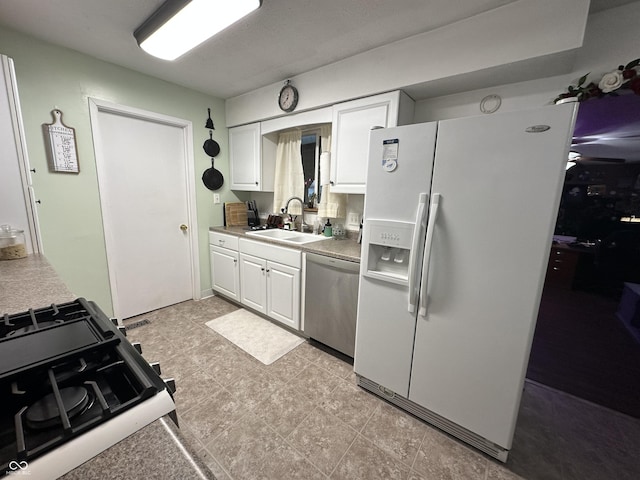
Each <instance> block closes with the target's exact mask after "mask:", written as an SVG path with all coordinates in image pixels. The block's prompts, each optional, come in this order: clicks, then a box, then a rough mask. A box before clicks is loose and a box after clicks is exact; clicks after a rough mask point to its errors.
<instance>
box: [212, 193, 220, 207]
mask: <svg viewBox="0 0 640 480" xmlns="http://www.w3.org/2000/svg"><path fill="white" fill-rule="evenodd" d="M213 203H215V204H218V203H220V194H219V193H214V194H213Z"/></svg>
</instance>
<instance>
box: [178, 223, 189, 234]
mask: <svg viewBox="0 0 640 480" xmlns="http://www.w3.org/2000/svg"><path fill="white" fill-rule="evenodd" d="M188 228H189V227H187V226H186V225H185V224H184V223H183V224H182V225H180V230H182V231H183V232H186V231H187V229H188Z"/></svg>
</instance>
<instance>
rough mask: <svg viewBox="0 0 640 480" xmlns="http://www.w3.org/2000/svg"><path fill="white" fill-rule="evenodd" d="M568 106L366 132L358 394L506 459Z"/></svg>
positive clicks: (571, 112)
mask: <svg viewBox="0 0 640 480" xmlns="http://www.w3.org/2000/svg"><path fill="white" fill-rule="evenodd" d="M575 114H576V106H575V104H574V105H558V106H548V107H543V108H539V109H536V110H527V111H520V112H510V113H504V114H492V115H485V116H482V117H467V118H460V119H454V120H446V121H440V122H433V123H423V124H415V125H408V126H403V127H397V128H388V129H378V130H372V131H371V135H370V145H369V164H368V171H367V190H366V196H365V207H364V219H365V220H364V229H363V246H362V255H361V267H360V287H359V288H360V289H359V296H358V314H357V328H356V348H355V356H354V369H355V372H356V374H357V376H358V382H359V384H360V385H361V386H362V387H364V388H366V389H368V390H371V391H372V392H374V393H376V394H378V395H380V396H382V397H384V398H386V399H387V400H389V401H390V402H392V403H395V404H396V405H398V406H400V407H402V408H404V409H406V410H408V411H410V412H411V413H413V414H414V415H416V416H418V417H420V418H422V419H424V420H426V421H428V422H430V423H432V424H434V425H436V426H438V427H439V428H441V429H443V430H445V431H447V432H448V433H450V434H452V435H454V436H456V437H458V438H460V439H462V440H464V441H465V442H467V443H469V444H471V445H473V446H475V447H476V448H478V449H480V450H482V451H484V452H485V453H488V454H490V455H492V456H494V457H496V458H498V459H500V460H502V461H506V458H507V455H508V451H509V449H510V448H511V443H512V439H513V434H514V430H515V424H516V419H517V414H518V408H519V405H520V398H521V393H522V388H523V383H524V376H525V373H526V368H527V363H528V358H529V352H530V347H531V342H532V339H533V333H534V329H535V324H536V318H537V313H538V305H539V302H540V297H541V293H542V287H543V283H544V277H545V271H546V264H547V260H548V256H549V249H550V245H551V239H552V235H553V229H554V224H555V220H556V215H557V210H558V205H559V201H560V194H561V190H562V184H563V180H564V172H565V165H566V163H567V155H568V150H569V145H570V140H571V134H572V132H573V125H574V121H575Z"/></svg>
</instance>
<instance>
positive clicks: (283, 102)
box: [278, 80, 298, 112]
mask: <svg viewBox="0 0 640 480" xmlns="http://www.w3.org/2000/svg"><path fill="white" fill-rule="evenodd" d="M278 105H279V106H280V109H281V110H283V111H285V112H292V111H293V110H294V109H295V108H296V106H297V105H298V90H297V89H296V87H294V86H293V85H291V82H290V81H288V80H287V83H285V85H284V87H282V89H281V90H280V95H278Z"/></svg>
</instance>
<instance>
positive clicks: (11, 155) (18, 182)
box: [0, 55, 42, 253]
mask: <svg viewBox="0 0 640 480" xmlns="http://www.w3.org/2000/svg"><path fill="white" fill-rule="evenodd" d="M0 179H2V187H1V188H0V224H8V225H11V227H13V228H14V229H19V230H24V234H25V240H26V248H27V253H38V252H40V251H42V247H41V245H40V235H39V231H38V219H37V210H36V208H35V199H34V194H33V187H32V186H31V173H30V171H29V158H28V155H27V147H26V141H25V138H24V126H23V124H22V114H21V111H20V100H19V98H18V86H17V83H16V76H15V72H14V68H13V60H11V59H10V58H9V57H5V56H4V55H0Z"/></svg>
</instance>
